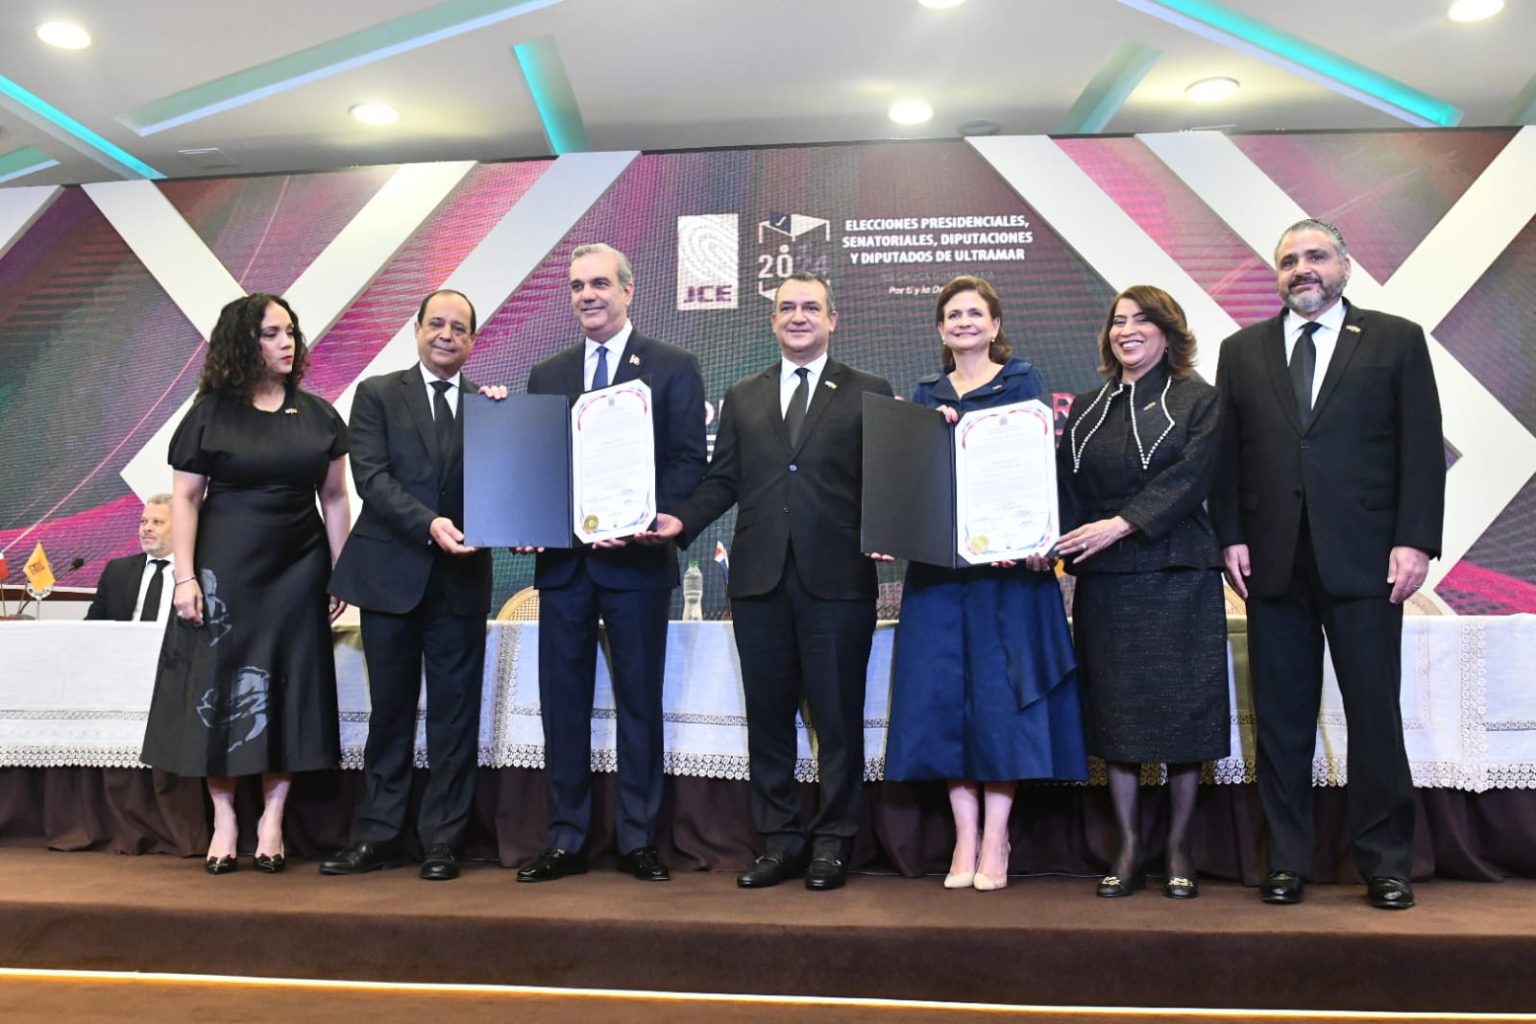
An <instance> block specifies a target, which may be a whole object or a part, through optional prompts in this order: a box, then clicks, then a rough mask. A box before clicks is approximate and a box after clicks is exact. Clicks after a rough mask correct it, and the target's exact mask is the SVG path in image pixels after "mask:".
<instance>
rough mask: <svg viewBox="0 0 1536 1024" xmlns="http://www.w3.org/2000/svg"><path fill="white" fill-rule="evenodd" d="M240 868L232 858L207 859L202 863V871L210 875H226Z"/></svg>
mask: <svg viewBox="0 0 1536 1024" xmlns="http://www.w3.org/2000/svg"><path fill="white" fill-rule="evenodd" d="M239 867H240V862H239V861H237V860H236V859H235V858H234V857H209V858H208V859H207V860H205V861H203V870H204V871H206V872H208V873H209V874H210V875H228V874H231V873H233V872H234V871H235V870H236V869H237V868H239Z"/></svg>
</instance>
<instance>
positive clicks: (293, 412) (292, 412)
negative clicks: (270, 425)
mask: <svg viewBox="0 0 1536 1024" xmlns="http://www.w3.org/2000/svg"><path fill="white" fill-rule="evenodd" d="M283 412H285V413H287V414H288V415H289V416H297V415H298V414H299V410H297V409H293V408H288V409H284V410H283Z"/></svg>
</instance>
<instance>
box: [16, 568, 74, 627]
mask: <svg viewBox="0 0 1536 1024" xmlns="http://www.w3.org/2000/svg"><path fill="white" fill-rule="evenodd" d="M84 564H85V559H84V558H81V557H80V556H79V555H76V556H75V557H74V558H71V559H70V560H69V565H68V566H66V567H65V569H64V571H63V572H61V573H59V574H58V575H57V576H55V577H54V578H53V581H54V583H58V581H59V580H61V579H63V578H64V577H65V576H68V575H69V574H70V573H72V572H74V571H75V570H76V569H78V568H80V567H81V566H82V565H84ZM36 600H37V599H36V598H34V597H33V596H32V595H31V594H28V595H27V599H26V600H25V601H23V602H21V604H20V605H18V606H17V608H16V617H17V618H21V613H22V612H24V611H26V608H27V605H29V604H32V603H34V602H35V601H36Z"/></svg>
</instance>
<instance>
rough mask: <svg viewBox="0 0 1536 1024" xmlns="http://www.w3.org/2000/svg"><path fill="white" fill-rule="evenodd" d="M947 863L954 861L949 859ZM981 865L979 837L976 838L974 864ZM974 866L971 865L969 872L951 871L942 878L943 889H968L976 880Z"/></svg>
mask: <svg viewBox="0 0 1536 1024" xmlns="http://www.w3.org/2000/svg"><path fill="white" fill-rule="evenodd" d="M949 862H950V863H951V864H953V863H954V862H955V859H954V858H953V857H951V858H950V859H949ZM980 863H981V837H980V836H977V837H976V864H980ZM976 864H972V865H971V870H969V871H951V872H950V873H949V874H947V875H945V876H944V888H946V889H969V888H970V887H971V885H972V883H973V882H975V880H976Z"/></svg>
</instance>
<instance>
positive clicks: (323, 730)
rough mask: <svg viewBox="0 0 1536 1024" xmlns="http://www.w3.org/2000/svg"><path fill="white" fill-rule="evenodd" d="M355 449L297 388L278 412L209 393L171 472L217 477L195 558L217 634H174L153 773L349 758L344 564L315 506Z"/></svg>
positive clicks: (317, 402) (228, 770)
mask: <svg viewBox="0 0 1536 1024" xmlns="http://www.w3.org/2000/svg"><path fill="white" fill-rule="evenodd" d="M346 451H347V428H346V424H345V423H344V422H342V419H341V417H340V416H338V415H337V413H336V410H335V409H333V408H331V406H330V404H329V403H327V402H326V401H324V400H323V399H320V398H316V397H315V396H314V395H310V394H306V393H305V392H302V391H298V390H296V389H289V391H288V393H287V395H286V396H285V399H284V401H283V404H282V407H281V408H279V409H278V410H276V411H275V412H263V411H262V410H260V409H257V408H256V407H255V406H253V405H251V404H249V403H248V402H240V401H236V400H232V399H229V398H225V397H222V396H220V395H217V394H209V395H204V396H203V397H201V398H199V399H198V400H197V401H196V402H195V403H194V404H193V406H192V408H191V409H190V410H189V411H188V412H187V415H186V418H185V419H183V420H182V421H181V425H180V426H179V427H177V428H176V434H175V436H174V437H172V438H171V454H170V461H171V466H172V467H173V468H175V469H178V470H183V471H186V472H189V473H198V474H201V475H203V476H206V477H207V478H208V490H207V494H206V496H205V497H204V499H203V506H202V509H201V512H200V514H199V516H198V523H197V549H196V553H195V556H194V557H195V560H196V571H197V578H198V582H199V583H200V584H201V586H202V588H203V600H204V610H203V624H202V625H201V626H193V625H191V624H190V623H186V622H183V621H181V620H179V619H177V618H176V617H175V616H172V617H171V620H170V622H169V623H168V624H167V626H166V633H165V641H164V643H163V644H162V646H161V648H160V664H159V671H158V673H157V674H156V676H155V692H154V697H153V700H152V702H151V704H150V709H149V722H148V725H147V727H146V729H145V733H144V751H143V753H142V754H140V759H141V760H142V761H143V762H144V763H145V764H147V765H150V766H152V767H155V768H161V769H164V770H165V771H169V772H174V773H176V774H178V775H193V776H215V777H219V776H231V775H254V774H258V773H261V772H289V771H311V770H314V769H320V768H333V767H335V766H336V764H337V763H338V761H339V760H340V756H341V741H340V732H339V729H338V725H337V718H336V662H335V659H334V656H333V655H332V652H331V630H330V624H329V622H328V618H327V610H326V605H327V597H326V584H327V582H328V580H329V579H330V574H331V556H330V548H329V545H328V544H327V542H326V537H325V525H324V522H323V521H322V520H321V518H320V512H319V509H318V507H317V506H316V500H315V499H316V492H317V490H318V488H319V487H320V485H321V484H322V483H323V482H324V481H325V474H326V470H327V468H328V467H329V465H330V463H331V460H333V459H336V458H338V457H340V456H342V455H345V454H346ZM176 571H177V574H178V575H180V576H183V577H185V576H186V575H187V571H186V570H185V569H184V568H183V567H181V566H177V567H176Z"/></svg>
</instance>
